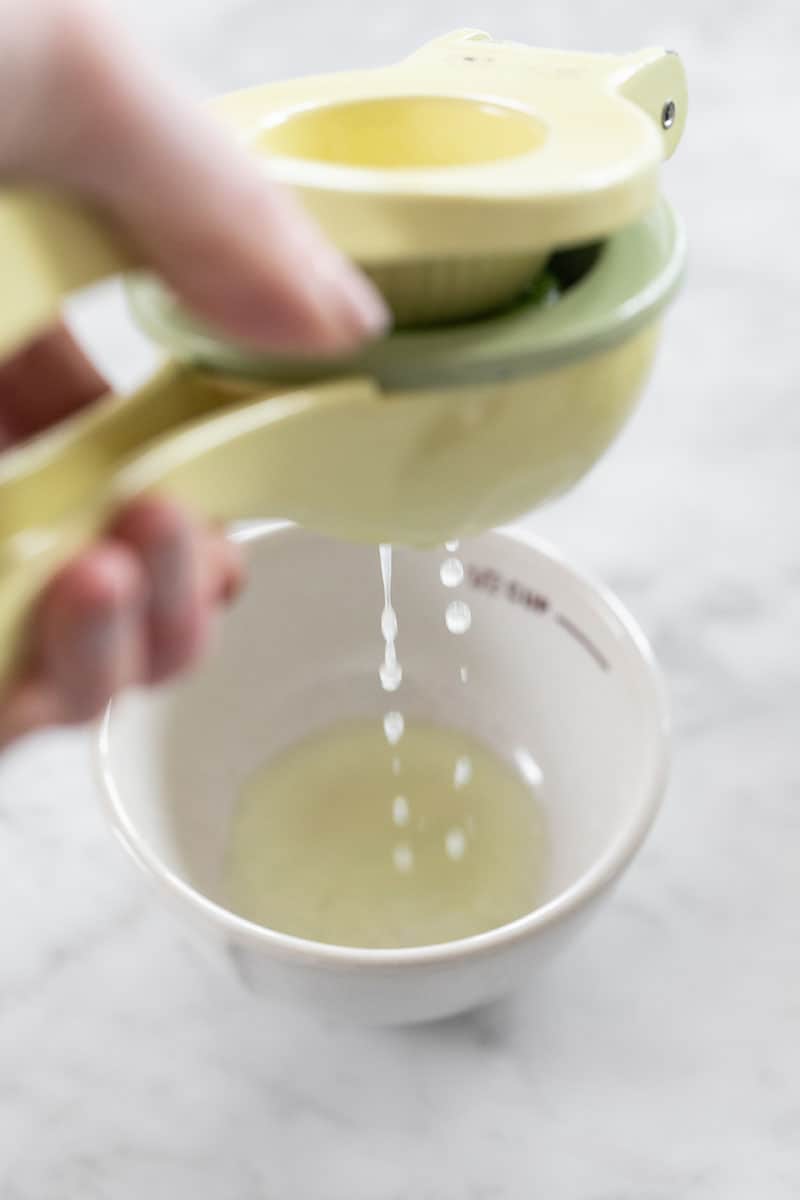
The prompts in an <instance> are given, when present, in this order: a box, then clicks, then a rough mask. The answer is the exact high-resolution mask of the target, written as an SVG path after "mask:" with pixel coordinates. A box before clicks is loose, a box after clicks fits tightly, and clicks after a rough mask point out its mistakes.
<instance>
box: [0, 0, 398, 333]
mask: <svg viewBox="0 0 800 1200" xmlns="http://www.w3.org/2000/svg"><path fill="white" fill-rule="evenodd" d="M49 7H50V8H51V9H54V10H55V12H56V15H57V17H58V20H57V22H56V25H57V28H58V36H56V35H55V34H54V33H53V32H52V29H53V21H52V20H51V22H50V26H49V28H50V30H51V32H50V44H51V50H50V53H49V57H48V67H47V74H48V79H49V84H50V86H49V88H47V89H44V90H43V93H42V95H43V98H44V101H45V103H46V102H47V98H48V96H49V97H50V98H51V100H52V98H53V97H54V96H57V97H58V107H57V108H56V109H54V108H53V107H52V105H51V106H50V107H49V108H48V109H47V111H46V112H41V113H39V115H38V120H37V122H36V129H35V133H36V136H29V137H28V138H24V137H23V138H20V139H18V148H17V157H18V159H19V161H17V162H14V163H12V164H11V165H12V166H14V167H17V168H21V169H23V170H30V171H33V172H34V173H36V174H39V175H43V176H45V177H46V178H48V179H53V180H55V181H56V182H60V183H65V184H67V185H69V186H72V187H74V188H77V189H78V190H80V191H81V192H84V193H88V194H89V195H90V196H91V197H93V198H95V199H97V200H99V201H100V202H101V203H102V204H103V205H104V206H105V207H106V208H107V209H109V210H110V212H111V213H112V215H113V216H114V217H115V218H116V219H117V221H118V222H119V223H120V224H121V225H122V226H123V228H124V229H125V230H126V231H127V232H128V233H129V234H130V235H131V236H132V237H133V239H134V240H135V242H136V243H137V245H138V246H139V247H140V249H141V250H142V252H143V253H144V254H145V255H146V257H147V259H148V260H149V261H150V262H151V263H152V264H153V265H154V266H155V267H156V268H157V269H158V270H159V271H160V272H161V273H162V274H163V276H164V277H165V278H166V279H167V281H168V282H169V283H171V284H172V285H173V287H174V288H175V289H176V290H177V291H178V292H179V293H180V294H181V295H182V296H183V298H184V299H185V300H186V302H187V303H188V304H189V305H190V306H191V307H192V308H194V309H195V310H196V311H197V312H198V313H199V314H201V315H202V316H203V317H205V318H206V319H208V320H209V321H211V322H212V323H214V324H216V325H219V326H221V327H222V328H223V329H224V330H226V331H227V332H228V333H229V334H230V335H231V336H233V337H234V338H237V339H239V340H241V341H243V342H248V343H254V344H257V345H260V346H264V347H272V348H279V349H284V350H295V351H309V352H319V351H344V350H348V349H352V348H353V347H355V346H356V345H357V344H358V343H360V342H361V341H362V340H363V339H364V338H367V337H370V336H373V335H375V334H377V333H379V332H381V331H382V330H383V329H384V328H385V327H386V325H387V322H388V312H387V309H386V306H385V304H384V303H383V301H382V300H381V299H380V297H379V295H378V293H377V292H376V291H375V289H374V288H373V287H372V285H371V284H370V283H369V282H368V281H367V280H366V279H365V278H364V277H363V276H362V275H361V273H360V272H358V271H357V270H356V269H355V268H354V267H352V266H351V265H350V264H349V263H347V262H346V261H345V260H344V258H343V257H342V256H341V255H340V254H339V253H338V252H337V251H336V250H334V249H333V247H332V246H331V245H330V244H329V243H328V242H327V240H326V239H324V238H323V237H322V235H321V234H320V232H319V231H318V229H317V228H316V227H315V226H314V224H313V223H312V222H311V221H310V220H309V219H308V217H306V216H305V215H304V214H303V212H302V211H301V210H300V208H299V206H298V205H296V204H295V203H294V202H293V201H292V200H291V199H290V198H289V196H288V195H286V194H284V193H283V192H282V191H280V190H279V189H278V188H277V187H276V186H275V185H273V184H271V183H270V182H269V181H268V180H267V178H266V176H265V174H264V172H263V170H262V169H261V168H260V167H259V166H257V165H256V164H255V163H254V161H253V160H252V159H251V157H250V155H248V154H247V153H246V152H245V151H244V150H243V149H242V148H240V147H239V146H238V145H236V144H235V142H234V141H233V139H232V137H231V136H229V135H228V134H226V133H223V132H222V130H221V129H220V128H218V127H217V125H216V123H215V122H214V121H212V119H211V118H210V117H209V116H207V115H206V114H204V113H202V112H201V111H199V110H197V109H196V108H195V107H194V105H192V104H191V103H190V102H189V101H188V99H186V98H185V97H184V96H183V95H182V94H180V93H179V92H178V91H177V90H175V89H173V88H172V87H170V86H169V85H168V84H167V83H166V82H165V81H164V80H162V79H161V78H160V77H158V76H157V75H156V74H155V73H154V72H152V71H151V70H150V69H149V67H148V64H147V63H146V62H145V61H144V59H143V58H141V57H139V56H138V55H136V54H135V53H134V52H133V51H132V50H131V45H130V39H128V38H127V37H126V38H125V39H122V38H120V37H119V35H118V32H117V31H116V30H115V29H114V28H113V27H111V26H110V25H109V24H108V22H107V20H106V18H105V17H104V16H103V14H102V13H101V12H100V11H99V10H95V9H94V8H92V9H91V10H90V9H89V8H88V7H87V6H86V5H84V4H77V3H74V2H71V3H68V2H66V0H61V3H55V2H54V0H50V4H49ZM41 24H42V26H43V27H44V28H46V27H48V23H47V22H45V21H42V22H41ZM33 108H34V111H35V108H36V106H35V104H34V105H33Z"/></svg>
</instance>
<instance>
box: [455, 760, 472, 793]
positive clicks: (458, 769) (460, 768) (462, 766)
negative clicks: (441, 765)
mask: <svg viewBox="0 0 800 1200" xmlns="http://www.w3.org/2000/svg"><path fill="white" fill-rule="evenodd" d="M471 779H472V759H471V758H470V757H469V755H467V754H465V755H463V757H461V758H457V759H456V765H455V770H454V771H453V783H454V784H455V786H456V787H457V788H462V787H466V786H467V784H468V783H469V781H470V780H471Z"/></svg>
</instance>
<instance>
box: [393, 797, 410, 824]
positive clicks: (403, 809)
mask: <svg viewBox="0 0 800 1200" xmlns="http://www.w3.org/2000/svg"><path fill="white" fill-rule="evenodd" d="M410 815H411V809H410V808H409V804H408V800H407V799H406V797H405V796H395V798H394V800H393V802H392V820H393V821H394V823H395V825H407V824H408V820H409V817H410Z"/></svg>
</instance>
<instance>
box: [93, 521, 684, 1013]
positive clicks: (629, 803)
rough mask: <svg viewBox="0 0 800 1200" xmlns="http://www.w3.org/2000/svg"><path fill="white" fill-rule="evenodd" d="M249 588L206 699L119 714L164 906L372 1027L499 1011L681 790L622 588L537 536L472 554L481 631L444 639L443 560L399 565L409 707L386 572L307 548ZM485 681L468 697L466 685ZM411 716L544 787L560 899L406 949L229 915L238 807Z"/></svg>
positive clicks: (551, 896)
mask: <svg viewBox="0 0 800 1200" xmlns="http://www.w3.org/2000/svg"><path fill="white" fill-rule="evenodd" d="M250 549H251V552H252V553H251V563H252V567H251V582H250V587H249V589H248V591H247V593H246V595H245V596H244V598H243V599H242V600H241V601H240V603H239V604H238V606H237V607H236V608H235V609H234V611H233V612H232V613H231V615H230V617H229V618H228V619H227V621H226V626H225V630H224V636H223V638H222V642H221V645H220V648H219V650H218V652H217V653H216V655H214V656H213V657H212V658H211V659H210V660H209V661H208V662H206V663H205V664H204V665H203V666H202V668H201V669H200V670H199V671H197V672H196V673H195V674H194V675H193V676H192V677H191V678H190V679H188V680H186V681H184V682H182V683H180V684H178V685H176V686H174V687H171V688H167V689H163V690H160V691H158V692H152V693H144V692H141V693H133V694H130V695H128V696H126V697H124V698H123V699H121V700H119V701H116V702H115V703H114V704H113V705H112V706H111V708H110V709H109V711H108V713H107V715H106V718H105V720H104V722H103V724H102V728H101V733H100V739H99V753H100V766H101V777H102V780H103V787H104V792H105V797H106V802H107V805H106V806H107V811H108V815H109V818H110V820H111V823H112V826H113V828H114V830H115V832H116V834H117V836H118V837H119V839H120V841H121V842H122V843H123V845H124V846H125V848H126V849H127V850H128V851H129V852H130V854H131V855H132V856H133V858H134V859H135V861H136V862H137V863H138V864H139V866H140V867H141V868H142V870H143V871H144V872H145V874H146V875H147V876H148V877H149V879H150V880H151V881H152V882H153V883H154V884H155V885H156V886H157V887H158V889H159V891H160V893H161V895H162V896H163V897H164V899H165V901H167V902H168V903H170V904H171V905H172V907H173V908H174V909H175V910H177V911H178V912H179V913H181V914H183V915H184V916H185V917H186V918H187V919H188V920H189V922H190V923H191V924H193V925H194V927H195V928H196V930H197V931H198V932H199V933H200V934H201V938H202V940H203V941H204V942H205V943H206V944H208V945H216V946H218V947H221V948H222V949H223V951H225V952H226V953H227V956H228V958H229V961H230V962H231V964H233V965H234V967H235V968H236V969H237V970H238V971H239V972H240V974H241V976H242V977H243V979H244V980H245V982H246V983H247V985H248V986H250V987H251V988H252V989H254V990H257V991H259V992H263V993H264V994H265V995H268V996H270V997H278V998H284V999H288V1000H289V1001H291V1002H292V1003H303V1004H308V1005H311V1006H317V1007H318V1008H322V1009H324V1010H326V1011H327V1012H333V1013H336V1014H339V1015H342V1016H345V1017H348V1018H352V1019H354V1020H357V1021H368V1022H385V1023H405V1022H412V1021H421V1020H426V1019H431V1018H436V1017H441V1016H444V1015H447V1014H451V1013H455V1012H458V1011H459V1010H463V1009H467V1008H471V1007H474V1006H477V1005H480V1004H482V1003H484V1002H487V1001H489V1000H491V999H493V998H495V997H497V996H499V995H501V994H502V993H504V992H506V991H507V990H509V989H510V988H512V987H513V986H514V985H515V984H516V983H517V982H518V981H519V980H521V979H522V978H523V977H525V976H527V975H528V974H529V973H530V972H531V971H532V970H536V969H538V968H540V967H541V966H543V965H544V964H545V963H546V962H547V961H548V960H549V958H550V957H551V955H552V954H553V952H554V951H556V950H558V949H559V948H560V947H562V946H563V945H564V944H565V943H566V942H568V941H569V937H570V935H571V934H572V933H573V931H575V930H576V929H577V928H578V927H579V926H580V925H581V924H582V922H583V920H584V918H585V917H586V916H587V915H588V914H589V913H590V912H591V911H592V910H593V909H594V907H595V905H596V902H597V901H598V900H599V899H600V897H601V896H602V895H604V894H605V893H606V892H607V891H608V888H609V885H610V884H612V883H613V882H614V881H615V880H616V879H617V878H618V877H619V875H620V874H621V872H622V871H623V870H624V869H625V867H626V866H627V864H628V863H629V862H630V860H631V858H632V857H633V855H634V854H635V852H636V850H637V848H638V846H639V845H640V843H641V841H642V839H643V838H644V836H645V834H646V832H647V830H648V828H649V826H650V823H651V821H652V820H653V817H654V815H655V813H656V810H657V808H658V804H659V801H660V798H661V795H662V792H663V789H664V784H665V778H666V767H667V749H668V717H667V707H666V702H665V693H664V688H663V685H662V681H661V676H660V673H659V670H658V668H657V666H656V664H655V662H654V660H653V656H652V654H651V652H650V650H649V648H648V645H647V643H646V641H645V639H644V637H643V636H642V634H641V633H640V632H639V630H638V629H637V627H636V626H635V624H634V623H633V621H632V620H631V618H630V617H629V616H628V614H627V613H626V612H625V611H624V610H623V609H622V608H621V607H620V605H619V604H618V603H617V601H616V600H615V599H613V598H612V597H611V596H610V595H609V594H608V593H607V592H606V591H604V589H603V588H601V587H599V586H598V585H597V584H595V583H593V582H590V581H589V580H588V579H586V578H585V577H584V576H582V575H580V574H579V573H577V572H576V571H575V570H573V569H572V568H571V567H569V566H567V565H566V564H565V563H564V562H562V561H561V559H560V558H559V557H558V555H557V554H555V553H553V551H552V550H550V549H548V548H546V547H544V546H543V545H541V544H540V543H539V542H537V541H535V540H533V539H531V538H530V537H527V536H526V535H524V534H522V533H519V532H513V531H510V532H497V533H490V534H487V535H485V536H484V537H481V538H477V539H475V540H474V541H471V542H469V543H467V544H465V545H463V546H462V548H461V552H460V553H461V555H462V557H463V560H464V562H465V565H466V568H467V576H466V581H465V584H464V585H463V589H462V592H463V595H464V598H466V599H468V601H469V604H470V606H471V609H472V618H473V619H472V627H471V629H470V630H469V632H468V633H467V634H465V635H464V636H462V637H455V636H453V635H452V634H449V633H448V632H447V630H446V628H445V625H444V621H443V612H444V607H445V602H446V600H447V599H449V598H451V597H452V593H445V589H444V588H443V587H442V585H441V583H440V580H439V573H438V567H439V562H440V559H441V556H440V555H436V554H423V553H420V552H416V551H408V550H399V551H396V553H395V567H394V600H395V607H396V610H397V613H398V619H399V624H400V640H399V642H398V645H399V648H400V651H401V661H402V663H403V666H404V669H405V679H404V682H403V685H402V688H401V691H400V692H399V693H397V697H396V699H394V700H393V702H392V704H391V705H387V697H386V695H385V693H383V692H382V691H381V688H380V685H379V683H378V678H377V667H378V664H379V662H380V659H381V654H382V643H381V640H380V632H379V619H380V610H381V607H382V603H383V597H382V592H381V584H380V576H379V569H378V556H377V551H376V550H375V549H373V548H370V547H363V546H354V545H345V544H342V543H334V542H330V541H326V540H324V539H321V538H318V537H315V536H313V535H311V534H308V533H304V532H301V531H299V530H297V529H292V528H287V527H281V528H274V527H273V528H271V529H269V530H268V531H267V532H265V533H263V534H261V535H260V536H259V537H258V539H255V540H253V542H252V546H251V548H250ZM462 663H468V665H469V683H468V685H467V686H463V685H461V684H460V680H459V679H458V674H459V667H460V665H461V664H462ZM387 707H402V709H403V711H404V713H405V714H406V715H407V716H415V717H419V718H423V719H424V718H427V719H430V720H434V721H437V722H439V723H443V724H448V725H454V726H457V727H460V728H462V729H464V730H465V731H466V732H470V733H473V734H475V735H477V736H478V737H480V738H481V739H483V740H484V741H485V742H488V743H489V744H490V745H492V746H493V747H494V748H495V749H496V750H497V751H498V752H499V753H500V754H502V755H504V756H505V757H507V758H511V757H513V756H514V754H515V753H517V752H518V751H519V750H520V749H521V748H524V749H525V750H527V751H528V752H529V753H530V755H532V757H533V759H534V761H535V763H536V764H537V765H538V767H539V769H540V770H541V773H542V779H543V784H542V791H541V795H542V803H543V806H544V811H545V818H546V822H547V827H548V836H549V843H550V854H549V868H548V874H547V879H546V885H545V894H544V896H543V899H542V902H541V904H540V906H539V907H538V908H537V909H536V910H535V911H534V912H532V913H530V914H529V915H527V916H524V917H522V918H520V919H519V920H517V921H514V922H513V923H511V924H509V925H506V926H503V927H501V928H498V929H495V930H492V931H490V932H488V933H484V934H480V935H479V936H475V937H471V938H465V939H463V940H461V941H457V942H450V943H447V944H443V945H432V946H425V947H421V948H411V949H403V950H368V949H352V948H347V947H340V946H331V945H322V944H318V943H314V942H307V941H303V940H302V939H299V938H295V937H290V936H287V935H285V934H281V933H277V932H274V931H272V930H269V929H264V928H262V927H260V926H257V925H254V924H251V923H249V922H248V921H246V920H243V919H242V918H240V917H238V916H236V915H235V914H233V913H232V912H230V911H228V910H227V909H226V908H225V906H224V903H223V902H222V900H221V899H220V897H221V894H222V892H221V882H220V880H221V867H222V861H223V856H224V852H225V848H226V839H227V834H228V829H229V823H230V819H231V814H232V810H233V806H234V803H235V799H236V796H237V791H238V787H239V785H240V783H241V782H243V780H244V779H245V778H246V777H247V776H248V775H249V774H250V773H251V772H252V771H253V770H254V769H255V768H256V767H257V766H259V765H260V764H261V763H263V761H264V759H265V758H266V757H267V756H268V755H269V754H270V752H272V751H274V750H276V749H279V748H282V747H284V746H285V745H287V744H288V743H291V742H293V741H295V740H297V739H298V738H300V737H302V736H305V735H307V734H308V733H309V732H311V731H313V730H314V729H317V728H320V727H323V726H325V725H327V724H329V723H332V722H334V721H336V720H340V719H342V718H345V717H352V716H369V715H376V716H378V715H382V714H383V713H384V712H385V711H386V709H387Z"/></svg>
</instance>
